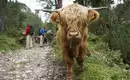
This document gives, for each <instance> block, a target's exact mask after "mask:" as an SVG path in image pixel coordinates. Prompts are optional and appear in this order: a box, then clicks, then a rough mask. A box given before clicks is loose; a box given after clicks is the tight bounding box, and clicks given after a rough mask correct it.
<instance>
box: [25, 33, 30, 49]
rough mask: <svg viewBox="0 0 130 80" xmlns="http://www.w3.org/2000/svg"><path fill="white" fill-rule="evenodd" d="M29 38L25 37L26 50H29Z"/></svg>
mask: <svg viewBox="0 0 130 80" xmlns="http://www.w3.org/2000/svg"><path fill="white" fill-rule="evenodd" d="M29 38H30V35H27V36H26V48H27V49H28V48H29V42H30V41H29Z"/></svg>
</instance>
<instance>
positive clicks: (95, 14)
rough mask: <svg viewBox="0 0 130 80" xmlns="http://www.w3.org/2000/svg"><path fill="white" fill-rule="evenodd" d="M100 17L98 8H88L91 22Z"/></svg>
mask: <svg viewBox="0 0 130 80" xmlns="http://www.w3.org/2000/svg"><path fill="white" fill-rule="evenodd" d="M98 18H99V13H98V12H97V11H96V10H88V20H89V22H92V21H95V20H97V19H98Z"/></svg>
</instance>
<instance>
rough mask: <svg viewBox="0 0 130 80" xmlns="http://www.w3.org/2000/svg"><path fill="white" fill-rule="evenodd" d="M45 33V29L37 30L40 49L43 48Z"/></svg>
mask: <svg viewBox="0 0 130 80" xmlns="http://www.w3.org/2000/svg"><path fill="white" fill-rule="evenodd" d="M46 32H47V30H46V28H45V27H43V28H40V29H39V36H40V47H43V42H44V36H45V33H46Z"/></svg>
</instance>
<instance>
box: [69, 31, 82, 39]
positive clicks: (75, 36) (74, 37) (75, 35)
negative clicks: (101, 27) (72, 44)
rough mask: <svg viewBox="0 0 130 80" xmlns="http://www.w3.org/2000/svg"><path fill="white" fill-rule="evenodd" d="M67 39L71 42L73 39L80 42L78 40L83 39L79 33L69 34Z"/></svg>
mask: <svg viewBox="0 0 130 80" xmlns="http://www.w3.org/2000/svg"><path fill="white" fill-rule="evenodd" d="M67 38H68V40H71V39H75V40H78V39H81V34H80V33H79V32H69V33H68V35H67Z"/></svg>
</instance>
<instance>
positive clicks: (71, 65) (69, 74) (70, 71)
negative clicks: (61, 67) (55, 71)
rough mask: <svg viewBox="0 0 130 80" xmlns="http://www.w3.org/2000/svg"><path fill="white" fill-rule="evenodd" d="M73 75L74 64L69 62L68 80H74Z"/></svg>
mask: <svg viewBox="0 0 130 80" xmlns="http://www.w3.org/2000/svg"><path fill="white" fill-rule="evenodd" d="M72 75H73V62H72V60H71V61H69V60H68V61H67V80H72Z"/></svg>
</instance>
